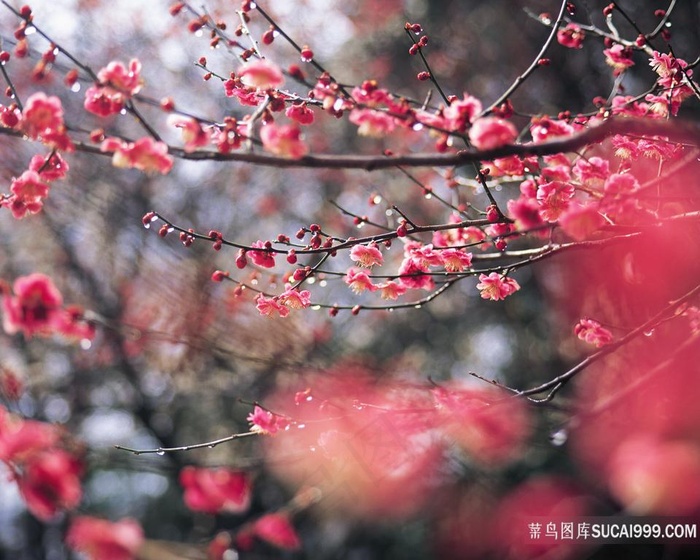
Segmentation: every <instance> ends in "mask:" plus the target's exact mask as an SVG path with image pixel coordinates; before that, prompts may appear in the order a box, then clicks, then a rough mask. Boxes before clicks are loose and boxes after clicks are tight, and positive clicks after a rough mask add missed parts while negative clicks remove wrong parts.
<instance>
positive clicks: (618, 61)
mask: <svg viewBox="0 0 700 560" xmlns="http://www.w3.org/2000/svg"><path fill="white" fill-rule="evenodd" d="M603 54H604V55H605V62H606V63H607V64H608V65H609V66H612V68H613V74H614V75H615V76H619V75H620V74H622V73H623V72H624V71H625V70H627V69H628V68H629V67H630V66H634V61H633V60H632V51H631V49H628V48H626V47H623V46H622V45H620V44H619V43H616V44H614V45H613V46H612V47H610V48H609V49H605V50H604V51H603Z"/></svg>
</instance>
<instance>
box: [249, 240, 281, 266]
mask: <svg viewBox="0 0 700 560" xmlns="http://www.w3.org/2000/svg"><path fill="white" fill-rule="evenodd" d="M251 247H254V248H256V249H265V248H266V244H265V243H263V242H262V241H260V240H258V241H256V242H255V243H253V244H252V245H251ZM270 247H271V245H270ZM245 254H246V255H247V256H249V257H250V260H252V261H253V263H254V264H256V265H258V266H262V267H263V268H274V266H275V255H274V254H273V253H272V252H271V251H265V250H261V251H255V250H250V251H247V252H246V253H245Z"/></svg>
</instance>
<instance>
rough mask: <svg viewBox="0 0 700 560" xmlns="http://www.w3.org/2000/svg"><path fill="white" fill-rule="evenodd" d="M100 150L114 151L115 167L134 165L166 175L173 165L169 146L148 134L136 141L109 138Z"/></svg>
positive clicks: (146, 170)
mask: <svg viewBox="0 0 700 560" xmlns="http://www.w3.org/2000/svg"><path fill="white" fill-rule="evenodd" d="M100 150H102V151H103V152H113V153H114V155H113V156H112V165H114V166H115V167H134V168H136V169H138V170H140V171H144V172H150V171H157V172H158V173H162V174H163V175H165V174H166V173H168V172H169V171H170V169H171V168H172V166H173V160H172V158H171V157H170V156H169V155H168V146H167V145H166V144H164V143H163V142H157V141H155V140H153V138H151V137H149V136H146V137H144V138H140V139H138V140H136V141H135V142H124V141H122V140H120V139H119V138H107V139H106V140H105V141H104V142H102V145H101V146H100Z"/></svg>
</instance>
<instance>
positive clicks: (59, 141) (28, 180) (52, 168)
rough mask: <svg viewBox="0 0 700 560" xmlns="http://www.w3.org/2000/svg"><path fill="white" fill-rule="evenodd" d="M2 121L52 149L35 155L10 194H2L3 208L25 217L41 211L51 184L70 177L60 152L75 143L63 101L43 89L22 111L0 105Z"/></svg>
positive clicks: (34, 95)
mask: <svg viewBox="0 0 700 560" xmlns="http://www.w3.org/2000/svg"><path fill="white" fill-rule="evenodd" d="M0 124H1V125H2V126H4V127H7V128H12V129H15V130H17V131H19V132H22V133H23V134H25V135H26V136H27V137H29V138H31V139H33V140H38V141H40V142H42V143H43V144H45V145H47V146H49V147H50V148H51V152H50V153H49V154H48V155H47V156H41V155H35V156H34V157H32V159H31V161H30V162H29V169H27V170H26V171H24V172H23V173H22V174H21V175H20V176H19V177H15V178H14V179H12V184H11V185H10V194H4V195H1V196H0V207H4V208H8V209H10V211H11V212H12V215H13V216H14V217H15V218H17V219H21V218H24V217H25V216H27V215H28V214H36V213H37V212H40V211H41V209H42V208H43V205H44V200H45V199H46V197H47V196H48V195H49V190H50V186H51V183H52V182H53V181H56V180H60V179H63V178H64V177H65V176H66V173H68V163H67V162H66V161H65V160H64V159H63V157H61V154H60V151H72V150H73V144H72V142H71V140H70V138H69V137H68V134H67V132H66V126H65V123H64V120H63V107H62V105H61V101H60V100H59V99H58V97H54V96H50V97H49V96H47V95H46V94H44V93H42V92H39V93H35V94H33V95H31V96H30V97H29V98H27V102H26V104H25V105H24V108H23V110H22V111H20V110H19V108H18V107H17V105H11V106H9V107H5V106H0Z"/></svg>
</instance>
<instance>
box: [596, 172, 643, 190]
mask: <svg viewBox="0 0 700 560" xmlns="http://www.w3.org/2000/svg"><path fill="white" fill-rule="evenodd" d="M639 188H640V187H639V182H638V181H637V179H636V178H635V177H634V175H632V174H630V173H613V174H612V175H610V176H609V177H608V178H607V180H606V181H605V186H604V190H605V195H606V196H625V195H630V194H634V193H635V192H637V191H638V190H639Z"/></svg>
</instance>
